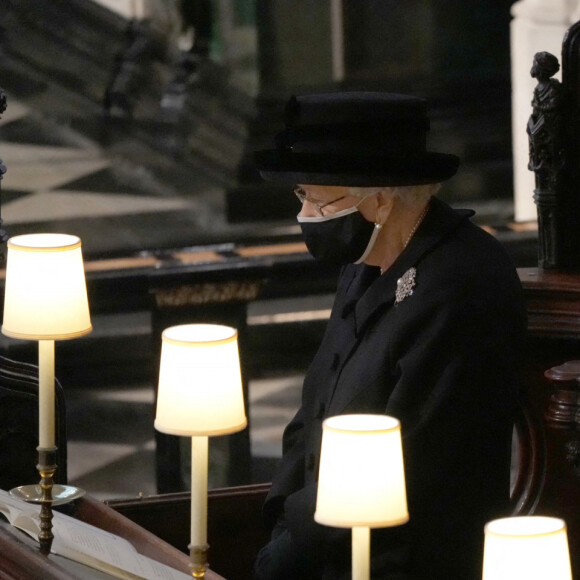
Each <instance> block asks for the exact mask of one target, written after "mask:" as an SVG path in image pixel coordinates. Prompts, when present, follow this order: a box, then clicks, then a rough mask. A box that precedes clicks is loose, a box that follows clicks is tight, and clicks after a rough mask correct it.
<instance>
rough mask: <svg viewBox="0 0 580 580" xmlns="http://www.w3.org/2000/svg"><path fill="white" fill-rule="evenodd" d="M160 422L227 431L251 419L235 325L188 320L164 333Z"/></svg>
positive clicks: (179, 431)
mask: <svg viewBox="0 0 580 580" xmlns="http://www.w3.org/2000/svg"><path fill="white" fill-rule="evenodd" d="M161 339H162V344H161V366H160V369H159V390H158V393H157V412H156V416H155V428H156V429H157V430H158V431H162V432H164V433H170V434H172V435H184V436H192V437H193V436H196V435H208V436H209V435H226V434H228V433H234V432H235V431H240V430H241V429H243V428H244V427H245V426H246V424H247V419H246V414H245V410H244V397H243V390H242V378H241V372H240V361H239V355H238V333H237V331H236V329H235V328H230V327H228V326H220V325H214V324H185V325H181V326H173V327H171V328H167V329H166V330H165V331H164V332H163V334H162V337H161Z"/></svg>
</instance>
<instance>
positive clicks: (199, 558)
mask: <svg viewBox="0 0 580 580" xmlns="http://www.w3.org/2000/svg"><path fill="white" fill-rule="evenodd" d="M187 547H188V548H189V556H190V559H191V562H190V563H189V567H190V568H191V574H192V576H193V577H194V578H205V571H206V570H207V568H208V561H207V552H208V550H209V545H208V544H203V545H202V546H193V545H192V544H189V546H187Z"/></svg>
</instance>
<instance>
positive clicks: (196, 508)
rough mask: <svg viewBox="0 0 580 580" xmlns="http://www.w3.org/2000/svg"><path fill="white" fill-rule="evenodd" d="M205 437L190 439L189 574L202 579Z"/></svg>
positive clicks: (205, 482)
mask: <svg viewBox="0 0 580 580" xmlns="http://www.w3.org/2000/svg"><path fill="white" fill-rule="evenodd" d="M208 447H209V441H208V438H207V436H194V437H192V438H191V544H190V545H189V551H190V557H191V564H190V567H191V573H192V574H193V577H194V578H204V577H205V571H206V569H207V551H208V548H209V546H208V544H207V475H208Z"/></svg>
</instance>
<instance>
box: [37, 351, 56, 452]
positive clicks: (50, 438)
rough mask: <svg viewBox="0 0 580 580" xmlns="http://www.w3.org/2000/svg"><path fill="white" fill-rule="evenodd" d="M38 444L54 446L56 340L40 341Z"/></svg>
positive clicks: (46, 447) (45, 446) (48, 446)
mask: <svg viewBox="0 0 580 580" xmlns="http://www.w3.org/2000/svg"><path fill="white" fill-rule="evenodd" d="M38 444H39V447H42V448H43V449H48V448H51V447H54V445H55V441H54V340H39V341H38Z"/></svg>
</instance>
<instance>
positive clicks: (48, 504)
mask: <svg viewBox="0 0 580 580" xmlns="http://www.w3.org/2000/svg"><path fill="white" fill-rule="evenodd" d="M37 451H38V465H37V466H36V469H37V470H38V472H39V473H40V482H39V483H38V484H36V485H22V486H20V487H15V488H14V489H11V490H10V495H11V496H12V497H15V498H16V499H20V500H22V501H25V502H28V503H39V504H40V506H41V507H40V532H39V534H38V541H39V542H40V552H41V553H42V554H50V549H51V547H52V541H53V539H54V535H53V533H52V507H53V506H55V505H60V504H64V503H68V502H70V501H73V500H75V499H77V498H79V497H82V496H83V495H84V494H85V492H84V490H82V489H80V488H77V487H72V486H69V485H55V484H54V474H55V472H56V469H57V465H56V451H57V448H56V447H47V448H43V447H38V448H37Z"/></svg>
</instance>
